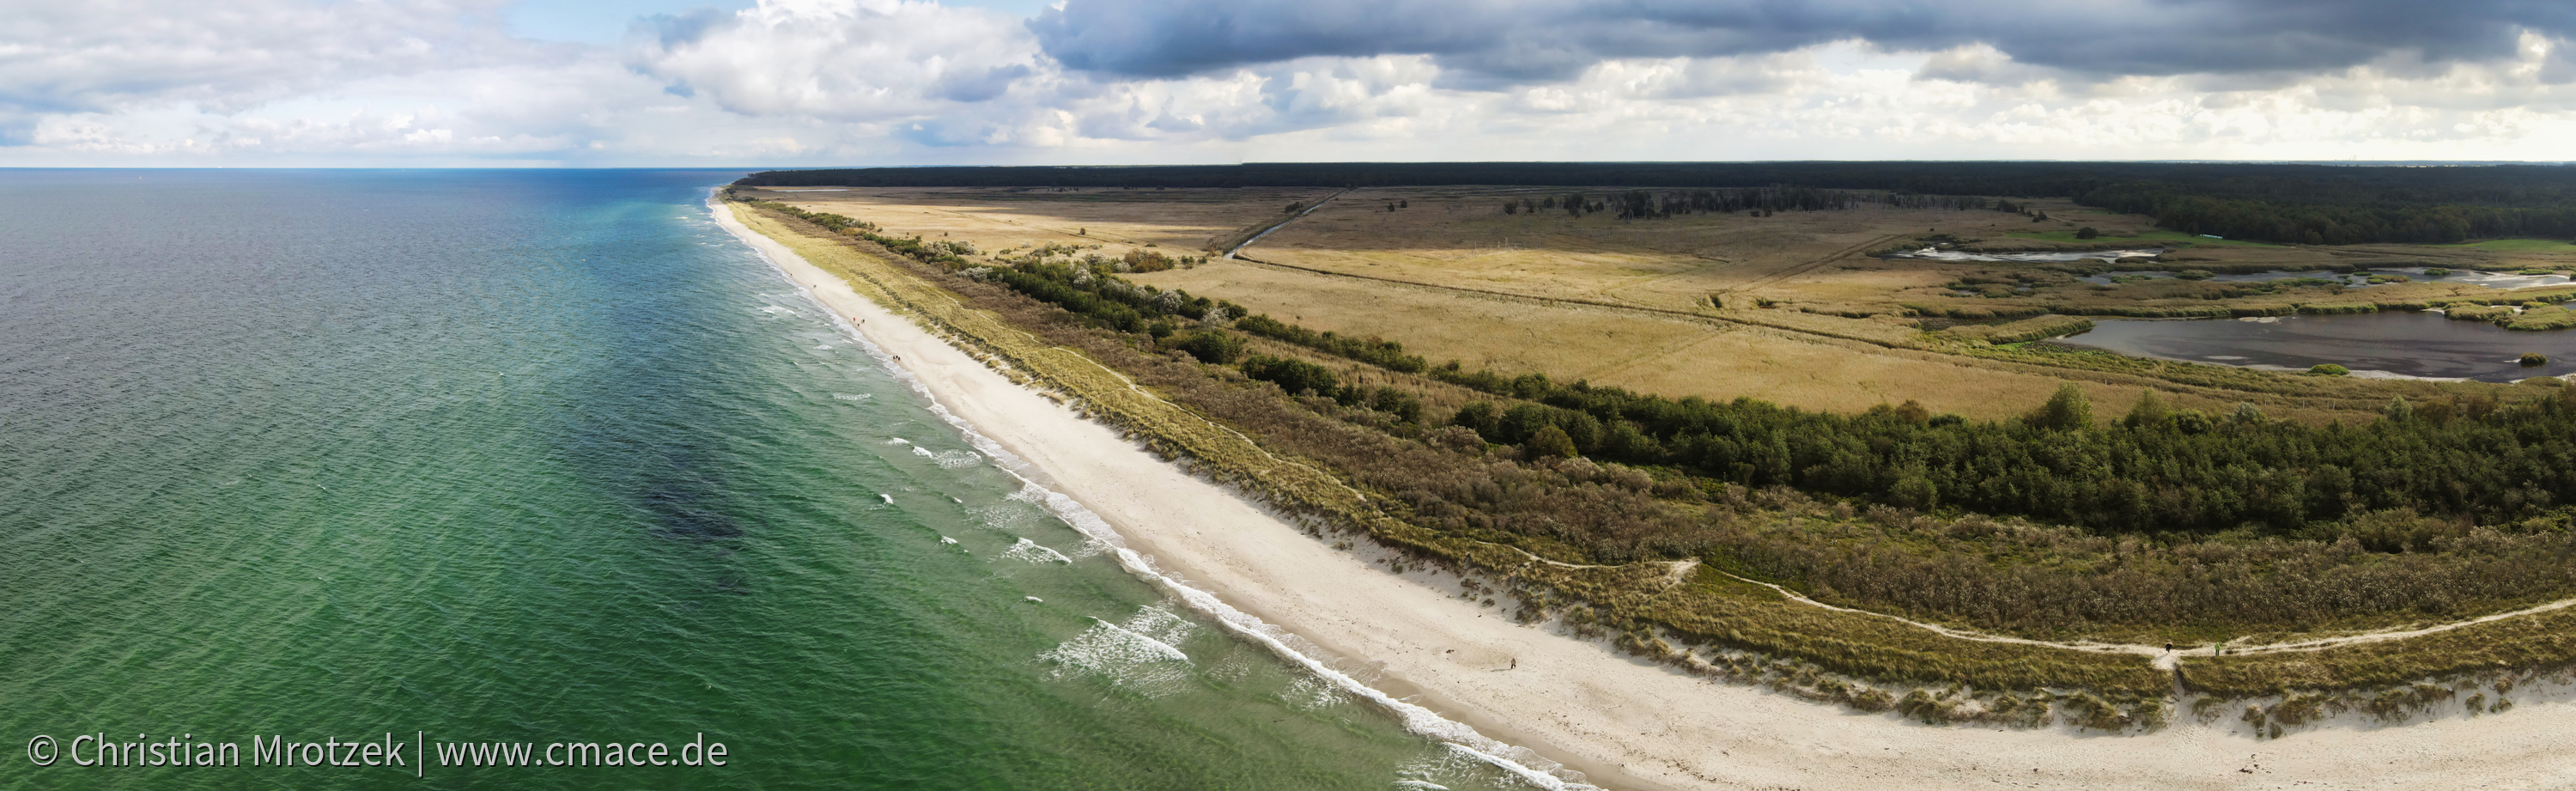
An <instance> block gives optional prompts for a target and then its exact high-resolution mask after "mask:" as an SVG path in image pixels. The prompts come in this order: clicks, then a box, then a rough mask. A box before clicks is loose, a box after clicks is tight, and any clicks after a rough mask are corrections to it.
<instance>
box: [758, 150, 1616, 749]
mask: <svg viewBox="0 0 2576 791" xmlns="http://www.w3.org/2000/svg"><path fill="white" fill-rule="evenodd" d="M707 208H708V211H709V212H710V213H711V214H714V215H715V217H716V222H717V224H719V225H721V226H723V227H724V228H725V230H726V232H728V233H731V234H733V235H734V236H735V237H736V238H737V239H739V240H741V241H742V242H743V243H744V245H745V246H747V247H750V248H751V249H752V251H753V253H754V254H756V255H757V256H758V257H759V258H760V259H761V261H762V262H763V263H767V264H769V265H770V267H771V268H772V269H774V270H776V271H777V272H778V273H779V274H780V276H782V277H787V279H788V283H789V284H790V285H793V286H795V287H796V291H797V293H798V294H799V295H801V296H803V297H804V298H806V299H807V300H810V301H811V302H812V303H813V304H814V305H815V306H816V307H818V308H821V309H822V311H823V315H825V316H827V317H829V318H830V319H831V321H832V323H833V325H834V327H835V328H836V329H839V330H841V331H842V332H844V333H845V334H846V336H847V337H851V338H855V339H857V341H858V343H859V345H860V348H861V349H863V350H865V351H866V352H867V353H868V354H869V355H870V356H871V357H874V358H876V359H877V360H878V362H879V363H881V364H882V365H884V366H886V367H887V368H888V369H889V370H891V371H893V372H894V373H895V374H896V376H897V378H898V379H900V380H902V381H904V383H905V384H907V385H909V386H910V387H911V388H912V390H913V391H914V392H916V393H919V394H921V396H922V397H923V399H924V400H926V401H928V402H929V406H930V409H931V411H932V413H933V414H936V415H938V416H939V417H940V419H942V420H945V421H947V422H948V424H949V425H951V426H954V427H956V428H957V429H958V431H960V432H961V433H962V434H964V436H965V438H966V441H967V444H969V445H971V446H974V447H975V448H976V449H977V450H983V451H985V456H986V457H988V458H991V459H993V460H994V461H995V462H997V463H996V465H995V466H996V467H998V468H1000V469H1001V470H1002V471H1003V472H1004V473H1005V474H1008V475H1010V476H1012V477H1014V478H1018V479H1019V480H1020V482H1021V483H1022V484H1023V485H1026V486H1028V487H1030V488H1034V489H1036V490H1038V491H1041V492H1045V493H1046V494H1045V498H1044V501H1045V506H1046V508H1047V510H1048V511H1050V512H1053V513H1054V514H1055V515H1056V517H1057V518H1059V519H1062V520H1064V522H1065V524H1066V525H1067V526H1069V527H1072V528H1073V529H1074V530H1075V531H1076V532H1079V533H1082V534H1083V535H1084V536H1086V537H1088V538H1091V539H1092V540H1094V541H1098V542H1100V543H1101V544H1102V545H1104V546H1107V547H1108V548H1109V549H1110V550H1111V555H1112V556H1114V557H1116V558H1118V564H1119V566H1120V567H1121V568H1123V569H1125V570H1126V571H1127V572H1128V573H1130V574H1134V575H1136V576H1137V577H1139V578H1142V579H1144V580H1145V581H1147V582H1148V583H1150V584H1152V585H1154V586H1156V587H1159V588H1162V589H1163V590H1164V592H1165V593H1166V594H1168V595H1170V596H1172V597H1173V598H1175V599H1179V600H1180V601H1181V602H1182V603H1183V604H1184V605H1187V606H1188V607H1189V608H1190V609H1191V610H1192V611H1194V612H1197V613H1198V614H1199V615H1201V616H1203V617H1206V618H1208V619H1209V620H1212V621H1215V622H1216V623H1217V624H1218V625H1219V626H1221V627H1223V628H1224V629H1226V630H1227V631H1228V632H1230V633H1232V634H1234V635H1235V636H1236V637H1238V638H1241V639H1244V640H1248V641H1251V642H1253V643H1255V644H1257V645H1260V646H1262V647H1263V648H1266V649H1269V650H1270V652H1271V653H1272V654H1273V655H1275V656H1278V657H1279V658H1280V659H1282V660H1283V661H1286V662H1287V663H1289V664H1292V665H1296V666H1298V667H1301V668H1304V669H1305V670H1306V671H1307V672H1309V673H1312V674H1314V675H1315V676H1316V677H1318V678H1321V679H1323V680H1324V681H1325V682H1326V683H1328V684H1331V685H1332V686H1333V687H1335V688H1337V689H1340V690H1341V691H1342V692H1344V693H1345V694H1349V695H1352V696H1354V697H1357V698H1360V699H1362V700H1366V701H1368V702H1370V703H1373V704H1375V705H1377V706H1378V707H1379V708H1380V709H1382V710H1384V711H1386V712H1388V713H1389V714H1391V715H1393V716H1394V717H1395V719H1396V721H1397V722H1398V723H1399V724H1400V725H1401V726H1402V727H1403V728H1404V729H1405V731H1406V732H1408V733H1412V734H1415V735H1417V736H1421V737H1424V738H1427V739H1430V740H1432V741H1435V742H1439V743H1441V744H1443V745H1446V746H1448V747H1449V748H1451V749H1455V750H1458V751H1461V752H1463V753H1466V754H1468V755H1470V756H1472V757H1474V758H1476V759H1478V760H1481V761H1484V762H1486V763H1488V764H1491V765H1493V766H1495V767H1496V768H1499V769H1502V770H1503V771H1505V772H1509V773H1511V774H1512V775H1513V776H1515V777H1518V778H1519V779H1520V780H1521V781H1522V782H1524V783H1527V784H1529V785H1532V786H1536V787H1538V788H1542V789H1548V791H1602V790H1601V789H1600V788H1599V787H1597V786H1593V785H1589V784H1586V783H1582V782H1577V781H1572V780H1567V779H1565V778H1563V777H1559V776H1557V775H1556V774H1553V773H1552V772H1554V771H1557V770H1554V769H1550V770H1542V769H1538V768H1534V767H1532V766H1530V765H1529V764H1527V763H1523V762H1522V761H1520V760H1515V759H1513V758H1508V757H1505V756H1506V755H1526V756H1530V757H1533V758H1539V759H1540V761H1541V762H1542V763H1550V764H1553V763H1555V762H1553V761H1547V760H1546V759H1545V758H1544V757H1543V756H1539V755H1538V754H1537V753H1536V752H1535V751H1532V750H1529V749H1527V748H1523V747H1516V746H1513V745H1510V744H1506V743H1504V742H1501V741H1497V740H1495V739H1493V738H1491V737H1488V736H1485V735H1484V734H1481V733H1478V732H1477V731H1476V729H1475V728H1474V727H1472V726H1469V725H1467V724H1466V723H1462V722H1458V721H1455V720H1451V719H1448V718H1445V717H1442V716H1440V715H1439V714H1438V713H1437V712H1434V711H1432V710H1430V709H1428V708H1425V707H1422V706H1420V705H1416V704H1414V703H1411V702H1407V701H1404V700H1399V699H1397V698H1395V697H1393V696H1390V695H1388V694H1386V693H1385V692H1381V691H1379V690H1378V689H1377V688H1375V687H1371V686H1369V685H1367V684H1365V683H1362V682H1360V680H1359V679H1357V678H1354V677H1352V676H1351V675H1350V674H1348V673H1344V672H1342V671H1341V670H1339V669H1336V668H1334V667H1332V666H1331V665H1328V664H1326V663H1325V662H1324V661H1323V660H1320V659H1317V658H1315V656H1313V655H1312V654H1309V653H1307V652H1306V651H1302V650H1299V648H1298V647H1296V646H1295V645H1292V644H1291V642H1290V641H1292V640H1293V641H1295V642H1297V643H1305V644H1306V645H1309V646H1311V645H1313V643H1311V642H1308V641H1306V640H1305V639H1304V638H1302V637H1298V636H1297V635H1296V634H1294V633H1292V632H1289V631H1287V630H1285V629H1281V628H1279V627H1278V626H1275V625H1272V624H1270V623H1268V622H1266V621H1263V620H1261V619H1260V618H1258V617H1255V616H1253V615H1251V614H1249V613H1245V612H1243V611H1242V610H1238V609H1235V608H1234V607H1233V606H1232V605H1229V604H1226V603H1225V601H1224V600H1222V599H1220V598H1218V597H1217V596H1216V594H1214V593H1210V592H1208V591H1205V590H1201V589H1199V588H1196V587H1192V586H1191V585H1190V584H1189V583H1187V582H1185V581H1183V580H1181V579H1179V578H1178V577H1174V576H1171V575H1169V574H1165V573H1163V571H1162V570H1161V569H1160V568H1157V567H1156V566H1155V565H1154V562H1153V561H1152V560H1151V559H1149V558H1146V557H1145V556H1143V555H1141V554H1139V553H1137V552H1136V551H1135V550H1133V549H1130V548H1128V547H1127V546H1126V541H1125V539H1124V538H1123V537H1121V536H1120V535H1118V532H1117V530H1116V529H1115V528H1112V527H1110V526H1109V523H1108V522H1107V521H1106V520H1103V519H1101V518H1100V516H1099V515H1098V514H1094V513H1092V512H1091V510H1090V509H1088V508H1085V507H1083V505H1082V504H1081V503H1080V502H1078V501H1075V500H1074V499H1073V498H1071V497H1068V496H1066V495H1065V494H1064V493H1062V492H1058V491H1055V490H1053V489H1050V488H1047V487H1046V486H1044V485H1041V484H1039V483H1038V482H1037V481H1036V480H1035V479H1034V478H1032V477H1031V476H1032V475H1035V474H1037V472H1036V471H1035V470H1033V469H1029V465H1028V463H1027V462H1026V461H1024V460H1022V459H1021V458H1020V457H1019V456H1018V455H1016V454H1013V453H1011V452H1010V451H1009V450H1007V449H1004V448H1003V447H1002V446H1001V443H999V442H995V441H994V440H993V439H992V438H991V437H988V436H985V435H984V434H983V432H980V431H977V430H975V427H974V426H973V425H971V424H969V423H967V422H966V421H965V419H964V418H960V417H958V416H957V414H956V413H954V412H951V411H949V410H948V408H947V407H946V406H945V405H942V404H940V403H939V400H938V398H937V397H936V396H935V395H933V394H932V393H931V392H930V389H929V387H928V385H926V384H924V383H923V382H922V381H921V378H920V377H917V376H914V375H912V373H911V372H910V371H907V370H904V368H903V367H902V366H901V365H899V364H897V363H895V362H894V361H893V355H892V354H890V353H888V352H887V351H885V349H884V348H883V347H880V346H878V345H876V342H875V341H872V340H869V339H868V337H867V336H866V335H865V334H864V333H861V332H860V331H859V329H858V326H857V325H856V324H853V323H851V322H850V320H849V318H848V317H846V316H843V315H841V314H840V312H839V311H836V310H833V309H832V308H831V306H830V305H828V304H825V303H824V302H823V301H822V298H821V296H820V295H817V294H815V293H814V292H813V290H812V289H811V288H808V287H806V286H805V284H803V283H799V282H797V281H796V279H795V278H794V277H793V276H792V275H790V274H789V273H788V271H787V268H786V266H785V265H784V264H782V263H780V262H779V261H777V260H774V259H772V258H771V251H770V249H769V247H768V246H764V245H762V244H760V242H762V241H767V242H769V243H770V245H774V246H776V247H777V249H778V251H780V252H782V253H784V254H786V255H795V254H796V253H795V251H794V250H792V249H789V248H788V247H787V246H786V245H785V244H783V243H779V242H777V241H776V240H772V239H768V238H767V237H764V236H760V235H759V232H758V231H754V230H752V229H751V228H750V227H748V226H745V225H743V224H742V223H741V222H740V221H738V220H736V219H734V217H733V216H732V214H731V212H730V211H728V209H727V207H725V206H724V205H723V204H722V203H721V202H720V201H719V199H718V198H716V197H715V195H714V194H713V193H712V191H711V192H710V194H709V196H708V200H707ZM887 310H888V311H889V312H892V311H893V310H894V308H892V307H888V308H887ZM1003 326H1008V325H1003ZM926 329H927V328H926ZM1013 329H1015V330H1016V329H1017V328H1013ZM930 334H931V335H932V336H933V337H936V338H939V339H941V340H942V342H944V343H946V344H947V345H949V346H950V347H951V348H953V349H957V350H958V351H960V352H963V353H966V355H967V357H968V358H969V359H973V360H977V361H979V362H982V361H983V358H982V357H980V356H977V355H975V354H973V353H972V352H971V351H970V350H967V349H964V348H961V347H959V346H958V344H957V343H956V342H955V341H954V340H952V339H950V338H949V337H947V334H946V333H940V332H932V333H930ZM1031 337H1035V336H1031ZM1049 348H1055V349H1061V347H1049ZM1065 351H1066V352H1067V353H1072V352H1071V351H1070V350H1065ZM1075 356H1077V357H1079V356H1081V355H1079V354H1076V355H1075ZM1084 359H1089V358H1084ZM984 364H985V365H987V366H989V365H991V363H989V362H987V363H984ZM1095 364H1096V363H1095ZM1113 373H1114V372H1113ZM1129 386H1130V387H1133V386H1134V385H1133V383H1130V385H1129ZM1184 411H1186V410H1184ZM1193 414H1195V413H1193ZM1201 420H1205V418H1201ZM1095 620H1097V619H1095ZM1104 623H1105V622H1104ZM1558 766H1559V768H1560V769H1561V768H1562V765H1558Z"/></svg>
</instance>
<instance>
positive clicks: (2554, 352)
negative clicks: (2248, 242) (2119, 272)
mask: <svg viewBox="0 0 2576 791" xmlns="http://www.w3.org/2000/svg"><path fill="white" fill-rule="evenodd" d="M2057 342H2058V343H2064V344H2070V345H2075V346H2086V347H2092V348H2097V349H2103V350H2106V351H2113V352H2118V353H2121V354H2126V355H2131V356H2135V357H2152V358H2157V359H2164V360H2182V361H2186V362H2196V363H2212V364H2217V365H2233V366H2239V367H2246V368H2267V369H2279V370H2298V371H2305V370H2307V369H2308V367H2309V366H2312V365H2316V364H2319V363H2333V364H2336V365H2341V366H2344V367H2346V368H2350V369H2352V371H2353V374H2354V375H2355V376H2378V377H2421V378H2432V379H2467V380H2475V381H2481V382H2510V381H2515V380H2519V379H2525V378H2529V377H2534V376H2563V375H2566V374H2570V373H2576V332H2566V331H2543V332H2524V331H2516V330H2508V329H2504V328H2502V327H2498V326H2495V325H2493V324H2488V323H2485V322H2477V321H2452V320H2451V319H2449V318H2448V317H2445V316H2443V315H2442V314H2440V313H2436V312H2432V311H2420V312H2409V313H2364V314H2355V315H2347V316H2281V317H2264V318H2246V319H2107V320H2100V321H2096V322H2095V323H2094V325H2093V329H2092V330H2091V331H2088V332H2084V333H2079V334H2076V335H2072V336H2068V337H2065V338H2060V339H2058V340H2057ZM2525 352H2539V353H2541V354H2544V355H2548V357H2549V363H2548V364H2547V365H2540V366H2528V367H2526V366H2524V365H2522V364H2521V363H2520V362H2519V358H2520V357H2521V356H2522V354H2523V353H2525Z"/></svg>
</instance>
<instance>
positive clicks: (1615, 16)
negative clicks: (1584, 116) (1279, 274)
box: [1028, 0, 2576, 83]
mask: <svg viewBox="0 0 2576 791" xmlns="http://www.w3.org/2000/svg"><path fill="white" fill-rule="evenodd" d="M1028 26H1029V29H1030V30H1031V31H1032V32H1034V33H1035V34H1036V35H1037V37H1038V41H1039V42H1040V44H1041V46H1043V48H1044V49H1045V51H1046V53H1047V54H1048V55H1049V56H1051V57H1053V58H1055V59H1056V60H1057V61H1059V62H1061V63H1063V64H1064V65H1065V66H1066V67H1068V68H1071V69H1074V70H1078V71H1093V72H1102V73H1107V74H1117V75H1124V76H1131V77H1175V76H1181V75H1188V74H1198V73H1205V72H1209V71H1215V70H1222V69H1229V68H1235V67H1242V66H1250V65H1257V64H1263V63H1273V62H1279V61H1287V60H1294V59H1298V58H1306V57H1317V56H1338V57H1367V56H1375V55H1429V56H1432V57H1434V58H1436V59H1437V61H1438V62H1439V64H1440V65H1441V66H1442V67H1444V68H1448V69H1454V70H1458V71H1460V72H1465V73H1466V75H1462V78H1464V77H1475V78H1483V79H1486V80H1491V81H1502V82H1507V83H1526V82H1537V81H1553V80H1562V79H1567V78H1570V77H1572V76H1573V75H1576V74H1579V73H1580V72H1582V71H1583V70H1584V69H1586V68H1588V67H1590V66H1592V65H1593V64H1596V63H1600V62H1603V61H1609V60H1619V59H1630V58H1676V57H1688V58H1705V57H1728V56H1736V55H1747V54H1770V53H1778V52H1790V51H1795V50H1799V49H1803V48H1806V47H1810V46H1814V45H1817V44H1823V43H1827V42H1832V41H1842V40H1863V41H1868V42H1870V43H1872V44H1873V45H1876V46H1879V47H1883V48H1890V49H1906V50H1916V51H1931V50H1947V49H1952V48H1955V47H1961V46H1967V45H1971V44H1984V45H1987V46H1990V47H1992V48H1993V49H1994V50H1996V51H1997V52H2000V53H2002V54H2003V55H2005V56H2007V57H2009V58H2011V59H2012V60H2014V61H2016V62H2019V63H2023V64H2027V65H2035V66H2043V67H2050V68H2055V69H2062V70H2066V71H2071V72H2082V73H2086V74H2092V75H2104V76H2116V75H2150V76H2168V75H2176V74H2194V73H2238V72H2276V71H2292V72H2313V71H2320V70H2333V69H2341V68H2347V67H2351V66H2355V65H2359V64H2363V63H2368V62H2372V61H2375V60H2379V59H2382V58H2386V57H2388V56H2390V55H2392V54H2396V53H2414V54H2416V55H2417V56H2418V57H2420V58H2422V59H2423V60H2425V61H2427V62H2431V63H2438V64H2447V63H2450V62H2454V61H2463V60H2467V61H2477V60H2493V59H2497V58H2505V57H2511V56H2512V55H2513V54H2514V52H2515V50H2516V47H2517V44H2518V37H2519V36H2520V35H2521V33H2522V32H2524V31H2533V32H2538V33H2541V34H2543V35H2548V36H2555V37H2565V36H2566V35H2568V34H2569V33H2571V32H2576V6H2571V5H2570V4H2567V3H2563V2H2535V1H2533V0H2455V1H2454V2H2444V3H2426V2H2416V1H2414V0H2363V1H2361V2H2351V1H2350V0H2111V1H2110V2H2101V3H2090V4H2066V3H1958V4H1949V5H1945V6H1937V7H1936V6H1932V5H1927V4H1924V3H1921V2H1915V1H1912V0H1799V1H1797V2H1791V1H1790V0H1715V1H1714V2H1707V1H1705V0H1485V1H1471V0H1413V1H1411V2H1407V1H1405V0H1393V1H1392V2H1390V0H1294V1H1293V2H1290V1H1288V0H1071V2H1068V3H1066V4H1064V6H1063V7H1062V8H1061V9H1050V10H1048V11H1045V12H1043V13H1041V14H1039V15H1038V16H1037V17H1036V18H1035V19H1032V20H1030V22H1029V25H1028Z"/></svg>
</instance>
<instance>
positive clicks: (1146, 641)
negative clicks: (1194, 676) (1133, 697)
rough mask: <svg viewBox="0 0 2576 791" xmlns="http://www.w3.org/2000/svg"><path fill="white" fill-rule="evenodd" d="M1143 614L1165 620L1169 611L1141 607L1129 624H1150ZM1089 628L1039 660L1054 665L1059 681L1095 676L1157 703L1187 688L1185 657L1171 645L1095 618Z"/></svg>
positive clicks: (1188, 675) (1187, 672) (1188, 674)
mask: <svg viewBox="0 0 2576 791" xmlns="http://www.w3.org/2000/svg"><path fill="white" fill-rule="evenodd" d="M1147 611H1158V612H1159V613H1160V614H1161V615H1162V616H1164V617H1170V616H1171V613H1170V612H1169V611H1159V610H1157V608H1155V607H1146V608H1144V610H1142V611H1139V612H1138V613H1137V617H1136V618H1130V619H1129V621H1130V623H1133V622H1135V621H1136V620H1137V618H1150V617H1152V616H1150V615H1148V614H1147ZM1091 622H1092V623H1091V628H1089V629H1084V630H1082V632H1081V633H1079V634H1076V635H1074V636H1073V637H1071V638H1068V639H1066V640H1065V641H1064V642H1063V643H1062V644H1059V645H1057V646H1056V647H1055V648H1054V649H1053V650H1050V651H1047V652H1046V653H1043V654H1039V655H1038V659H1039V660H1040V661H1044V662H1050V663H1054V664H1055V665H1056V676H1057V677H1058V678H1070V677H1082V676H1099V677H1103V678H1106V679H1107V680H1108V681H1109V683H1110V685H1111V686H1114V687H1117V688H1119V689H1122V690H1126V691H1129V692H1134V693H1138V694H1141V695H1144V696H1146V697H1160V696H1163V695H1168V694H1171V693H1174V692H1178V691H1180V690H1181V689H1184V688H1186V687H1187V686H1188V685H1189V684H1190V667H1191V664H1192V663H1191V662H1190V656H1189V654H1186V653H1183V652H1182V651H1181V649H1179V648H1177V647H1174V646H1173V645H1172V644H1170V643H1166V642H1163V641H1161V640H1156V639H1154V638H1153V636H1151V635H1148V634H1145V633H1143V632H1140V631H1137V630H1135V629H1132V628H1129V627H1127V626H1121V625H1118V624H1114V623H1110V622H1108V621H1105V620H1101V619H1099V618H1093V619H1091Z"/></svg>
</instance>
